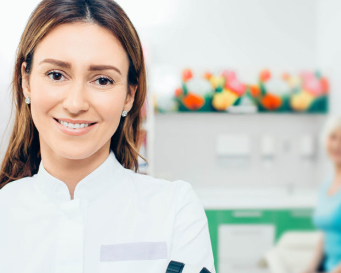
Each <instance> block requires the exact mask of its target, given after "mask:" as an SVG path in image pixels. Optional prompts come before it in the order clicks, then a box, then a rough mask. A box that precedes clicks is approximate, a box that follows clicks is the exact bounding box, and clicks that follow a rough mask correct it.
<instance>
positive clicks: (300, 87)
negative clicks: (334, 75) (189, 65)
mask: <svg viewBox="0 0 341 273" xmlns="http://www.w3.org/2000/svg"><path fill="white" fill-rule="evenodd" d="M181 79H182V84H181V87H179V88H177V89H176V90H175V92H174V97H173V99H174V101H175V105H176V106H175V107H174V108H173V109H174V110H175V111H179V112H226V111H229V108H231V107H232V106H234V107H235V108H239V109H241V106H243V102H244V99H247V101H248V102H251V104H252V105H253V106H252V107H254V108H255V109H256V110H258V112H308V113H325V112H327V110H328V92H329V84H328V80H327V79H326V78H325V77H323V76H322V75H321V73H320V72H316V73H312V72H302V73H300V74H299V75H290V74H289V73H283V74H282V75H281V76H280V77H274V76H273V75H272V73H271V72H270V71H269V70H262V71H261V72H260V73H259V75H258V82H257V83H256V84H246V83H243V82H241V81H240V80H239V79H238V78H237V75H236V73H235V72H234V71H231V70H224V71H223V72H222V73H220V74H218V75H214V74H212V73H210V72H205V73H204V74H203V75H202V76H201V77H200V81H201V84H203V81H204V82H205V84H206V85H205V84H204V90H203V91H202V90H201V92H198V90H197V88H196V87H195V85H191V83H192V82H193V81H197V80H198V79H199V77H197V78H194V75H193V72H192V70H191V69H185V70H183V71H182V75H181ZM155 107H156V109H157V107H158V106H157V103H156V102H155ZM160 112H161V111H160Z"/></svg>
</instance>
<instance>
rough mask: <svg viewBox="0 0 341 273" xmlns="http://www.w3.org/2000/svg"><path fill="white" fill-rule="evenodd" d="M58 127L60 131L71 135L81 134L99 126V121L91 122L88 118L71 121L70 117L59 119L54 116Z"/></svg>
mask: <svg viewBox="0 0 341 273" xmlns="http://www.w3.org/2000/svg"><path fill="white" fill-rule="evenodd" d="M53 120H54V122H55V124H56V125H57V128H58V129H59V130H60V132H62V133H64V134H67V135H71V136H81V135H84V134H87V133H88V132H90V131H91V130H93V129H94V128H96V127H97V122H91V121H87V120H75V121H74V122H70V121H72V120H70V119H63V120H61V119H57V118H53Z"/></svg>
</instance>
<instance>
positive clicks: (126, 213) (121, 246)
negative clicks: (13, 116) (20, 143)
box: [0, 152, 215, 273]
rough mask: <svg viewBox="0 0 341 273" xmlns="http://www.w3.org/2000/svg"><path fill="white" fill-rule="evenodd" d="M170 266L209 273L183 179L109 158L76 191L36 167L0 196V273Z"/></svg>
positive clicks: (145, 270) (197, 210)
mask: <svg viewBox="0 0 341 273" xmlns="http://www.w3.org/2000/svg"><path fill="white" fill-rule="evenodd" d="M170 260H175V261H179V262H183V263H185V264H191V265H198V266H200V267H206V268H207V269H208V270H210V271H211V272H212V273H215V269H214V263H213V255H212V249H211V241H210V237H209V232H208V225H207V218H206V215H205V211H204V209H203V207H202V205H201V203H200V201H199V200H198V197H197V195H196V194H195V192H194V191H193V189H192V187H191V185H190V184H189V183H188V182H185V181H180V180H179V181H175V182H169V181H166V180H161V179H155V178H152V177H150V176H146V175H142V174H137V173H134V172H133V171H131V170H128V169H125V168H124V167H123V166H122V165H121V164H120V163H119V162H118V161H117V159H116V158H115V155H114V153H113V152H110V154H109V156H108V158H107V159H106V160H105V161H104V162H103V163H102V164H101V165H100V166H99V167H98V168H97V169H96V170H94V171H93V172H92V173H90V174H89V175H88V176H86V177H85V178H84V179H82V180H81V181H80V182H79V183H78V184H77V186H76V188H75V192H74V199H73V200H71V198H70V192H69V189H68V187H67V186H66V184H65V183H64V182H62V181H61V180H58V179H57V178H55V177H53V176H52V175H50V174H49V173H48V172H47V171H46V170H45V169H44V167H43V164H42V162H41V163H40V166H39V170H38V173H37V174H36V175H34V176H32V177H25V178H22V179H19V180H16V181H13V182H10V183H8V184H7V185H5V186H4V187H3V188H2V189H1V190H0V272H1V273H11V272H13V273H18V272H20V273H33V272H34V273H81V272H83V273H109V272H110V273H114V272H117V273H122V272H124V273H165V272H166V268H167V266H168V263H169V261H170Z"/></svg>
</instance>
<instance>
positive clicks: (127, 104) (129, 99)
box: [124, 85, 137, 112]
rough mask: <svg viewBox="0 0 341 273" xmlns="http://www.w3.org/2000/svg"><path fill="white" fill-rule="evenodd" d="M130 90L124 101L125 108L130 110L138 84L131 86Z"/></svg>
mask: <svg viewBox="0 0 341 273" xmlns="http://www.w3.org/2000/svg"><path fill="white" fill-rule="evenodd" d="M129 90H130V92H128V95H127V98H126V101H125V103H124V110H125V111H127V112H129V111H130V109H131V108H132V107H133V104H134V100H135V94H136V90H137V85H135V86H129Z"/></svg>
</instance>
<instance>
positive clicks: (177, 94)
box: [174, 88, 183, 97]
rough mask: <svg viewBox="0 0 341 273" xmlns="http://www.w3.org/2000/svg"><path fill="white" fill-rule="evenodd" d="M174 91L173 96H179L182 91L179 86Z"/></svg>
mask: <svg viewBox="0 0 341 273" xmlns="http://www.w3.org/2000/svg"><path fill="white" fill-rule="evenodd" d="M174 93H175V97H180V96H181V95H182V93H183V92H182V89H181V88H177V89H176V90H175V92H174Z"/></svg>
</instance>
